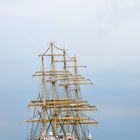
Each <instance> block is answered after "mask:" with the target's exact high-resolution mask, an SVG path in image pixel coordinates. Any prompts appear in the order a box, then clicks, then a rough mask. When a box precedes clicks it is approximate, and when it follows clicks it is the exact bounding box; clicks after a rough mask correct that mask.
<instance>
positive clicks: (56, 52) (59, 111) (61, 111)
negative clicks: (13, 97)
mask: <svg viewBox="0 0 140 140" xmlns="http://www.w3.org/2000/svg"><path fill="white" fill-rule="evenodd" d="M39 57H40V58H41V70H40V71H36V72H35V74H33V76H39V77H41V92H40V95H39V98H38V99H37V100H32V101H30V103H29V104H28V107H33V108H34V115H33V117H32V118H31V119H29V120H27V122H28V123H32V127H31V133H30V136H29V137H28V140H91V139H92V138H91V136H90V134H89V130H88V127H87V125H89V124H92V125H96V124H97V121H96V120H94V119H93V118H91V117H89V116H87V115H85V112H87V111H88V112H95V111H96V106H95V105H91V104H89V103H88V101H86V100H83V99H82V98H81V97H80V85H82V84H92V82H91V81H90V79H86V78H85V77H83V76H82V75H79V73H78V68H82V67H86V66H78V65H77V58H76V56H74V57H69V56H68V55H67V51H66V50H65V49H60V48H58V47H57V46H56V45H55V43H52V42H51V43H50V44H49V47H48V49H47V50H46V51H45V52H44V53H41V54H40V55H39ZM49 62H50V67H49V66H48V64H49ZM48 87H49V89H50V90H48V89H47V88H48ZM60 89H61V90H62V92H60ZM35 114H36V115H35Z"/></svg>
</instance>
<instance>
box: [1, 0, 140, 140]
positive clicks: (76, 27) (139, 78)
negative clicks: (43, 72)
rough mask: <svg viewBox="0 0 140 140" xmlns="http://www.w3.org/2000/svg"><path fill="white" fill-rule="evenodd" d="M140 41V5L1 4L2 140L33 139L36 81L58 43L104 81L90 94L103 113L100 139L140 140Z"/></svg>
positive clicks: (87, 0) (83, 1)
mask: <svg viewBox="0 0 140 140" xmlns="http://www.w3.org/2000/svg"><path fill="white" fill-rule="evenodd" d="M139 37H140V1H139V0H70V1H69V0H22V1H21V0H12V1H11V0H0V66H1V69H0V85H1V86H0V102H1V106H0V137H1V139H3V140H9V139H11V140H16V139H21V140H25V139H26V125H25V123H24V120H25V119H26V118H27V110H26V104H27V103H28V101H29V100H30V99H32V98H33V97H34V96H35V93H34V86H35V81H34V80H33V79H32V77H31V75H32V73H33V72H34V71H35V70H37V68H38V67H39V60H38V57H37V55H38V54H39V53H40V52H41V51H44V50H46V48H47V45H48V42H50V41H55V42H56V43H57V45H58V46H59V47H65V48H68V50H69V54H70V55H73V54H75V53H76V54H77V57H78V58H79V63H81V64H86V65H87V66H88V69H87V71H84V72H83V73H85V75H87V76H88V77H90V78H91V79H92V80H93V81H95V82H96V84H95V85H94V86H93V87H92V88H91V89H90V90H89V89H88V88H87V89H86V88H84V89H83V90H84V91H83V95H84V92H87V91H88V96H89V98H88V99H89V101H90V102H92V103H96V104H97V107H98V109H99V111H98V120H99V121H100V124H99V125H98V126H97V128H96V131H95V139H96V140H102V139H104V140H111V139H113V140H118V139H119V140H126V139H127V140H132V139H135V140H139V138H140V133H139V130H140V111H139V110H140V39H139ZM86 72H88V73H86ZM86 95H87V94H86ZM85 97H86V96H85Z"/></svg>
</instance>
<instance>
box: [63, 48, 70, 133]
mask: <svg viewBox="0 0 140 140" xmlns="http://www.w3.org/2000/svg"><path fill="white" fill-rule="evenodd" d="M63 59H64V67H63V69H64V73H67V62H66V61H67V60H66V51H65V49H64V50H63ZM67 78H68V77H67V75H66V76H65V82H67V83H66V84H65V86H64V88H65V92H66V117H69V109H68V98H69V94H68V85H67V84H68V80H67ZM66 127H67V128H66V130H67V132H68V133H70V124H69V121H67V126H66Z"/></svg>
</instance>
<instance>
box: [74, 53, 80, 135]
mask: <svg viewBox="0 0 140 140" xmlns="http://www.w3.org/2000/svg"><path fill="white" fill-rule="evenodd" d="M77 74H78V72H77V59H76V55H75V56H74V76H75V79H74V81H75V95H76V119H77V121H76V124H77V135H78V137H79V138H80V128H79V122H78V118H79V112H78V101H79V87H78V80H77V78H76V77H77Z"/></svg>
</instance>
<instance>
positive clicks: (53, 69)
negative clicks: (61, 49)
mask: <svg viewBox="0 0 140 140" xmlns="http://www.w3.org/2000/svg"><path fill="white" fill-rule="evenodd" d="M50 46H51V71H52V95H53V106H54V108H53V123H54V124H53V127H54V135H55V136H56V135H57V122H56V119H57V112H56V89H55V82H56V81H55V64H54V44H53V43H52V42H51V43H50Z"/></svg>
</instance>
